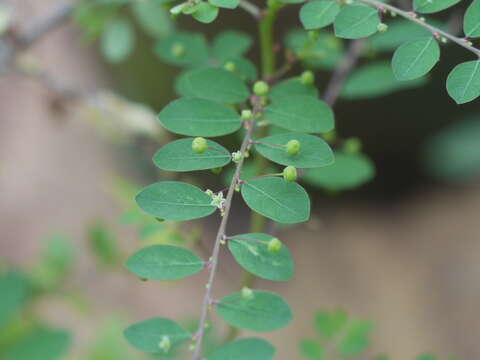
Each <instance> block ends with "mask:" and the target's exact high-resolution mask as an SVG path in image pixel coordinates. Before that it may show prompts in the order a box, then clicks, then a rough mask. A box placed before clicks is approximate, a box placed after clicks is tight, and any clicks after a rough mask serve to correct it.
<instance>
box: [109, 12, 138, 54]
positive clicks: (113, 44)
mask: <svg viewBox="0 0 480 360" xmlns="http://www.w3.org/2000/svg"><path fill="white" fill-rule="evenodd" d="M134 45H135V34H134V32H133V29H132V26H131V25H130V23H129V22H128V21H125V20H122V19H116V20H115V21H112V22H111V23H109V24H108V25H107V27H106V29H105V30H104V32H103V34H102V40H101V49H102V53H103V55H104V56H105V58H106V59H107V60H108V61H110V62H112V63H119V62H121V61H123V60H125V59H126V58H127V57H128V56H129V55H130V54H131V52H132V50H133V47H134Z"/></svg>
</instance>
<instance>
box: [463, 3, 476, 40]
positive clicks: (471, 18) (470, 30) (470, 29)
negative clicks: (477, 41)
mask: <svg viewBox="0 0 480 360" xmlns="http://www.w3.org/2000/svg"><path fill="white" fill-rule="evenodd" d="M463 31H464V32H465V36H466V37H469V38H477V37H480V0H474V1H473V2H472V3H471V4H470V6H469V7H468V9H467V12H466V13H465V17H464V19H463Z"/></svg>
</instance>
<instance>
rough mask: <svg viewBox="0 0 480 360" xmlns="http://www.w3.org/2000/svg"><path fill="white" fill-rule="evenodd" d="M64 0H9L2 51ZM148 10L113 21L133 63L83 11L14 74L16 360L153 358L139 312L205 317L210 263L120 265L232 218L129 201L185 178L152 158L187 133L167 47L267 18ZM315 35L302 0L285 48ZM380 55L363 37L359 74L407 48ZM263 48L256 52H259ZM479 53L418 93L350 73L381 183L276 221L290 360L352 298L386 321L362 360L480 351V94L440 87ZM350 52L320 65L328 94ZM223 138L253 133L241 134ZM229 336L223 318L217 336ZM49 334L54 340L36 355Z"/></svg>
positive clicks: (4, 161)
mask: <svg viewBox="0 0 480 360" xmlns="http://www.w3.org/2000/svg"><path fill="white" fill-rule="evenodd" d="M463 3H464V4H460V5H458V6H456V7H454V8H453V9H452V11H450V12H448V11H447V12H448V13H449V14H446V15H443V13H442V14H440V16H438V17H437V19H436V21H438V22H440V23H441V24H443V25H442V26H445V27H448V28H449V29H451V30H452V31H455V32H457V31H459V30H460V29H461V28H459V27H458V24H459V23H460V25H461V17H460V22H459V20H458V19H459V15H460V14H463V11H464V10H465V6H466V5H468V4H467V3H469V2H468V1H464V2H463ZM64 5H65V4H64V3H63V2H61V1H59V0H43V1H41V2H39V1H34V0H4V1H0V29H2V28H3V27H4V28H5V29H8V30H6V32H5V33H3V34H2V35H0V36H1V37H0V60H1V59H2V56H4V55H5V54H7V55H8V52H9V47H8V46H9V41H7V40H8V35H9V33H8V32H9V31H10V32H11V31H13V30H12V29H14V30H19V31H20V33H21V32H22V31H28V30H29V29H33V30H35V29H34V28H32V26H34V25H35V24H36V22H37V21H41V20H42V19H45V18H48V17H49V16H50V15H51V14H52V11H55V9H61V7H62V6H64ZM147 12H148V11H147ZM139 13H141V10H138V9H137V10H132V9H131V8H129V7H123V8H122V9H121V10H119V13H118V14H119V15H118V14H117V16H120V17H121V20H122V21H124V22H126V23H127V24H128V26H129V30H128V31H127V33H128V34H127V35H124V36H126V38H127V39H128V42H129V43H130V44H131V49H130V50H125V49H124V50H125V51H124V53H125V54H127V55H125V54H123V53H122V51H120V54H119V52H118V49H117V51H115V48H116V47H115V44H114V45H111V44H110V45H105V43H106V42H107V43H108V40H105V36H107V35H105V34H99V36H98V38H97V40H93V39H92V38H93V37H94V36H93V35H95V34H93V35H92V32H93V33H95V31H97V32H99V31H100V30H98V29H97V30H95V26H97V27H100V26H98V24H97V23H96V22H95V21H92V20H91V18H90V20H87V21H85V17H84V16H83V13H82V12H80V11H77V12H76V17H75V19H76V20H75V21H74V22H73V23H72V21H69V20H67V21H66V24H65V25H62V26H58V28H56V29H54V30H53V31H50V32H49V33H48V35H46V36H43V37H41V38H40V39H38V41H35V43H34V44H33V45H32V46H28V48H26V49H25V50H23V49H22V51H21V52H19V53H17V54H16V59H15V65H14V69H13V70H12V66H10V67H9V68H8V69H7V68H4V69H2V68H0V73H2V75H1V76H0V114H1V115H0V266H1V268H0V359H2V360H13V359H14V360H28V359H39V360H45V359H46V360H49V359H52V360H54V359H57V358H58V359H69V360H73V359H87V360H109V359H116V360H122V359H142V358H144V357H142V355H141V354H139V353H138V352H136V351H135V350H132V349H130V347H129V346H128V345H127V344H126V343H125V342H124V340H123V338H122V334H121V332H122V330H123V328H125V327H126V326H127V325H128V324H129V323H132V322H135V321H140V320H143V319H145V318H148V317H153V316H163V317H169V318H174V319H178V320H181V321H183V322H184V323H191V322H192V321H195V317H196V314H198V312H199V309H200V301H201V299H202V296H203V287H204V285H203V284H204V276H205V274H203V273H201V274H198V275H195V276H194V277H193V278H191V279H186V280H182V281H181V282H175V283H167V282H152V281H148V282H143V281H140V280H139V279H136V278H135V277H134V276H132V275H131V274H129V273H128V272H127V271H126V270H125V269H124V267H123V265H122V264H123V262H124V261H125V259H126V258H127V256H128V255H129V254H131V253H132V252H133V251H135V250H137V249H139V248H140V247H142V246H145V244H148V243H158V242H162V243H176V244H181V245H185V246H192V247H194V248H195V249H196V252H197V253H199V254H201V255H202V256H204V257H207V256H208V255H207V254H208V252H209V251H210V250H209V249H210V248H211V246H212V241H213V236H214V234H215V231H216V227H217V224H218V218H216V217H212V218H209V219H207V220H204V221H194V222H190V223H182V224H175V223H168V222H167V223H157V222H155V221H152V220H151V219H149V218H148V217H147V216H145V215H143V214H142V213H141V212H140V211H138V210H136V207H135V204H134V203H133V196H134V194H135V193H136V191H137V190H138V189H139V188H141V187H142V186H143V185H146V184H149V183H152V182H155V181H158V180H159V179H162V178H165V177H168V176H170V177H171V176H172V175H171V174H164V173H163V174H160V173H159V172H158V171H157V170H156V169H155V167H154V165H153V164H152V162H151V156H152V155H153V153H154V152H155V151H156V150H157V149H158V148H159V147H160V146H161V144H163V143H166V142H168V141H169V140H171V135H168V134H166V133H165V132H163V130H162V129H161V128H160V126H159V124H158V123H157V122H156V120H155V116H156V114H157V113H158V111H159V110H160V109H161V108H162V106H164V105H165V104H167V103H168V102H169V101H171V100H172V99H174V98H175V97H176V96H177V95H176V94H175V92H174V79H175V77H176V76H177V75H178V74H179V73H180V71H181V70H179V69H178V68H176V67H174V66H172V65H168V64H166V63H165V62H163V61H161V59H159V56H158V54H156V53H155V45H156V43H157V42H158V41H162V40H164V39H166V38H168V36H171V34H172V33H174V32H175V31H176V30H175V28H180V29H182V30H189V31H201V32H202V33H203V34H205V36H206V37H207V39H208V40H209V41H211V40H212V39H213V38H214V37H215V35H216V34H217V33H219V32H220V31H222V30H225V29H227V28H228V29H234V30H239V31H243V32H246V33H249V34H251V35H252V36H253V37H254V38H255V32H256V24H255V23H254V21H252V19H251V18H249V17H248V14H245V13H243V12H241V11H221V16H220V17H219V18H218V19H217V20H216V21H215V22H214V23H213V24H210V25H208V26H205V25H202V24H199V23H196V22H194V21H193V20H192V19H190V18H189V17H184V18H183V17H182V18H179V19H178V20H177V21H175V23H173V22H172V21H171V20H170V18H169V16H168V15H166V13H157V14H156V16H157V17H158V18H160V17H161V16H163V18H162V21H157V22H156V23H155V22H154V25H153V26H152V25H151V24H150V25H148V21H147V20H145V18H144V17H145V16H144V15H139ZM162 14H163V15H162ZM142 16H143V17H142ZM87 18H88V16H87ZM3 23H5V24H8V25H5V26H3ZM95 24H97V25H95ZM299 26H300V23H299V20H298V9H297V8H296V7H291V8H290V7H289V8H287V9H285V10H284V11H282V12H281V16H280V18H279V21H278V24H277V27H276V37H277V38H278V39H279V40H282V39H284V38H285V37H286V38H287V39H288V37H289V36H293V35H291V33H290V35H289V31H290V30H291V29H295V28H299ZM92 29H93V30H92ZM89 31H90V33H89ZM132 36H133V38H134V40H132V39H131V38H130V37H132ZM102 37H103V38H102ZM398 37H399V38H400V37H401V34H400V35H398ZM5 39H6V40H5ZM125 42H127V40H125V37H124V38H123V39H122V41H121V43H123V44H125ZM287 43H288V41H287ZM108 46H113V48H114V50H112V49H111V48H110V50H109V49H108ZM344 46H346V44H345V45H344V44H342V43H340V42H339V41H338V40H337V42H334V43H333V45H331V47H330V48H328V47H327V48H326V50H325V51H326V54H327V55H326V57H327V59H329V58H330V56H334V57H337V55H338V58H339V59H340V58H341V53H342V51H343V47H344ZM382 46H384V45H382V40H381V38H380V40H378V39H377V40H372V41H371V43H369V44H367V45H366V47H365V49H364V54H363V55H364V56H363V57H362V58H361V59H360V61H359V63H358V67H357V70H361V69H365V67H366V66H368V65H369V64H372V63H374V64H377V65H378V64H380V65H381V64H384V63H385V61H388V60H389V59H390V57H391V51H392V50H394V48H393V49H390V48H388V47H386V48H385V47H383V48H382ZM337 53H338V54H337ZM247 57H248V58H249V59H250V60H251V61H253V62H254V63H258V44H256V43H254V45H253V48H252V49H251V50H250V51H249V53H248V54H247ZM3 58H5V57H3ZM279 58H281V55H279ZM467 59H468V60H469V54H468V53H466V52H465V51H463V50H462V49H461V48H459V47H455V46H452V45H448V44H447V45H446V46H444V47H443V48H442V61H441V62H440V63H439V64H438V65H437V66H436V67H435V69H434V71H433V72H432V73H431V75H430V76H429V78H428V79H423V80H424V81H423V80H422V81H421V82H418V83H415V84H413V85H411V86H408V88H407V87H406V86H405V85H399V84H397V83H394V82H392V81H390V82H389V81H386V80H385V77H381V76H379V73H377V72H376V71H374V70H371V69H370V70H371V72H370V73H368V72H367V73H366V75H365V72H364V73H363V76H370V77H371V83H372V89H365V88H361V89H358V87H356V85H355V79H354V78H353V75H355V72H354V73H352V78H350V79H348V80H347V82H346V85H345V89H344V92H343V96H342V97H341V98H340V100H339V102H338V103H337V104H336V106H335V113H336V121H337V133H338V134H339V135H340V136H342V137H343V138H348V137H357V138H359V139H360V140H361V143H362V144H363V151H364V153H365V154H366V156H368V157H369V159H371V160H366V161H367V165H364V166H365V167H366V168H364V169H363V170H364V171H366V172H367V173H366V174H365V176H364V177H363V178H362V179H357V180H355V179H353V180H352V181H353V182H355V184H354V185H355V186H354V187H355V188H354V189H348V186H346V187H345V189H342V188H336V187H335V186H327V185H325V184H323V185H324V186H319V184H315V182H308V183H307V184H306V186H307V188H308V190H309V193H310V194H311V196H312V199H313V205H314V212H313V216H312V218H311V220H310V221H309V222H308V223H306V224H302V225H299V226H294V227H288V228H281V229H277V234H278V236H279V237H280V238H281V239H282V240H284V241H285V242H286V243H287V244H288V246H289V248H290V249H291V251H292V252H293V255H294V258H295V259H296V275H295V279H294V280H293V281H291V282H288V283H272V282H268V281H260V280H259V281H258V282H257V285H256V287H257V288H261V289H268V290H272V291H275V292H279V293H281V294H282V295H284V296H285V298H286V299H287V300H288V301H289V303H290V304H291V305H292V308H293V311H294V313H295V316H296V317H295V321H294V322H293V324H291V325H290V326H288V327H286V328H284V329H282V330H280V331H277V332H274V333H268V334H267V335H266V337H267V338H268V339H269V340H270V341H271V342H272V343H273V344H274V345H276V346H277V348H278V351H279V355H278V359H282V360H283V359H301V358H303V357H302V355H300V352H299V344H300V342H301V340H302V339H304V338H314V337H315V336H317V335H315V330H314V325H313V324H314V322H315V314H316V312H317V311H318V310H320V309H324V310H325V309H326V310H335V309H344V310H345V311H347V312H348V313H349V314H350V315H351V316H352V317H353V318H359V319H365V320H368V321H369V322H371V323H372V324H373V330H372V331H371V334H369V339H370V340H369V342H370V346H369V349H368V350H367V351H366V352H365V353H364V354H363V355H362V357H360V358H361V359H367V358H372V356H370V355H373V354H380V353H386V354H389V355H390V356H391V358H392V359H402V360H403V359H414V358H415V356H417V355H418V354H421V353H436V354H438V355H439V358H441V359H444V358H445V359H446V358H447V357H448V356H453V355H455V356H458V358H462V359H471V360H473V359H478V358H479V357H480V348H479V347H478V344H477V342H478V334H479V333H480V317H479V315H478V304H479V301H480V282H479V277H480V242H479V241H478V240H479V237H480V227H479V225H478V214H479V213H480V186H479V184H478V179H479V178H478V176H479V175H480V144H479V141H478V139H480V103H479V102H478V101H474V102H472V103H469V104H466V105H463V106H461V107H460V106H457V105H455V104H454V102H453V101H452V100H451V99H450V98H449V97H448V95H447V93H446V90H445V85H444V84H445V79H446V76H447V74H448V72H449V71H450V70H451V69H452V68H453V66H455V65H456V64H458V63H460V62H462V61H466V60H467ZM338 61H339V60H338V59H337V60H334V61H333V62H331V63H328V61H325V62H323V63H322V64H317V65H318V66H315V69H316V70H318V72H317V73H316V74H317V85H318V86H319V88H320V89H321V91H322V89H324V88H325V86H326V84H327V82H328V79H329V76H330V70H331V69H332V67H335V64H338ZM0 62H1V61H0ZM310 65H312V64H310ZM380 65H378V66H380ZM311 67H313V65H312V66H311ZM357 70H355V71H357ZM301 71H302V70H301V67H294V68H293V69H292V70H291V73H290V74H291V76H297V75H299V74H300V72H301ZM361 75H362V73H360V75H358V73H357V76H361ZM376 85H377V86H376ZM224 143H225V144H227V145H228V146H229V147H230V148H231V149H235V146H237V145H236V144H238V142H237V140H236V139H235V138H229V139H226V140H225V142H224ZM372 164H374V167H375V170H373V165H372ZM374 173H375V176H373V175H374ZM345 176H346V177H348V176H351V174H348V173H346V174H345ZM184 179H188V181H191V182H195V183H197V184H199V185H202V186H203V187H209V188H215V189H220V188H222V187H223V185H222V176H217V175H214V174H210V173H205V174H202V175H201V176H200V177H195V178H193V176H192V175H188V174H187V177H186V178H184ZM356 185H358V186H356ZM352 187H353V186H352ZM343 190H344V191H343ZM233 212H234V213H233V219H234V220H233V221H232V222H231V224H230V227H231V228H230V232H231V233H236V232H239V231H244V229H245V228H247V227H248V220H249V219H248V211H247V209H246V207H245V206H244V205H243V204H242V202H241V201H238V202H237V203H236V205H235V208H234V210H233ZM240 277H241V269H240V267H238V265H236V264H235V263H234V261H233V259H232V257H231V255H230V254H224V256H222V259H221V271H220V275H219V277H218V287H217V289H216V292H217V294H218V295H221V294H225V293H229V292H233V291H237V290H238V287H237V286H236V284H238V283H239V281H240V280H239V279H240ZM12 309H13V310H14V311H13V310H12ZM12 312H13V313H14V315H12ZM34 330H35V331H34ZM222 331H223V327H222V325H221V322H219V323H218V327H216V326H214V329H213V330H212V335H211V337H212V340H211V341H212V343H214V342H215V341H216V340H215V337H216V336H217V335H216V334H218V333H220V332H222ZM262 336H263V335H262ZM38 344H43V345H44V346H43V350H42V346H40V347H39V348H40V350H38V351H37V350H36V351H35V352H30V353H28V351H27V350H25V349H27V348H30V349H36V347H35V346H36V345H38ZM45 344H51V345H48V346H46V345H45ZM34 345H35V346H34ZM47 348H48V349H47ZM52 349H54V351H53V353H54V355H52V354H50V353H49V351H50V352H51V351H52ZM67 349H68V350H67ZM2 351H3V352H2ZM42 351H45V353H44V355H43V356H40V355H39V354H41V353H42ZM55 352H57V353H56V354H55ZM2 356H3V357H2ZM29 356H30V357H29Z"/></svg>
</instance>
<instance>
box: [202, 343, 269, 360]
mask: <svg viewBox="0 0 480 360" xmlns="http://www.w3.org/2000/svg"><path fill="white" fill-rule="evenodd" d="M274 355H275V348H274V347H273V346H272V345H271V344H270V343H269V342H267V341H265V340H263V339H258V338H245V339H238V340H235V341H232V342H230V343H228V344H226V345H223V346H222V347H220V348H219V349H217V350H215V351H214V352H213V353H211V354H210V355H208V356H207V360H273V356H274Z"/></svg>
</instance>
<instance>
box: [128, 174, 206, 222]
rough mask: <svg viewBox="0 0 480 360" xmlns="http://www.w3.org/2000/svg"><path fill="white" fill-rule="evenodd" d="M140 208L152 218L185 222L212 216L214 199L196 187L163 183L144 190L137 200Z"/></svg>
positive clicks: (170, 182)
mask: <svg viewBox="0 0 480 360" xmlns="http://www.w3.org/2000/svg"><path fill="white" fill-rule="evenodd" d="M135 200H136V202H137V204H138V206H139V207H140V208H141V209H142V210H144V211H145V212H146V213H148V214H149V215H151V216H154V217H158V218H161V219H167V220H175V221H185V220H192V219H198V218H202V217H205V216H208V215H210V214H212V213H213V212H214V211H215V206H212V205H211V204H210V203H211V202H212V199H211V198H210V196H208V195H207V194H205V193H204V192H203V191H202V190H200V189H199V188H197V187H196V186H193V185H190V184H186V183H182V182H176V181H163V182H159V183H156V184H152V185H149V186H147V187H146V188H144V189H143V190H142V191H141V192H140V193H139V194H138V195H137V197H136V198H135Z"/></svg>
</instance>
